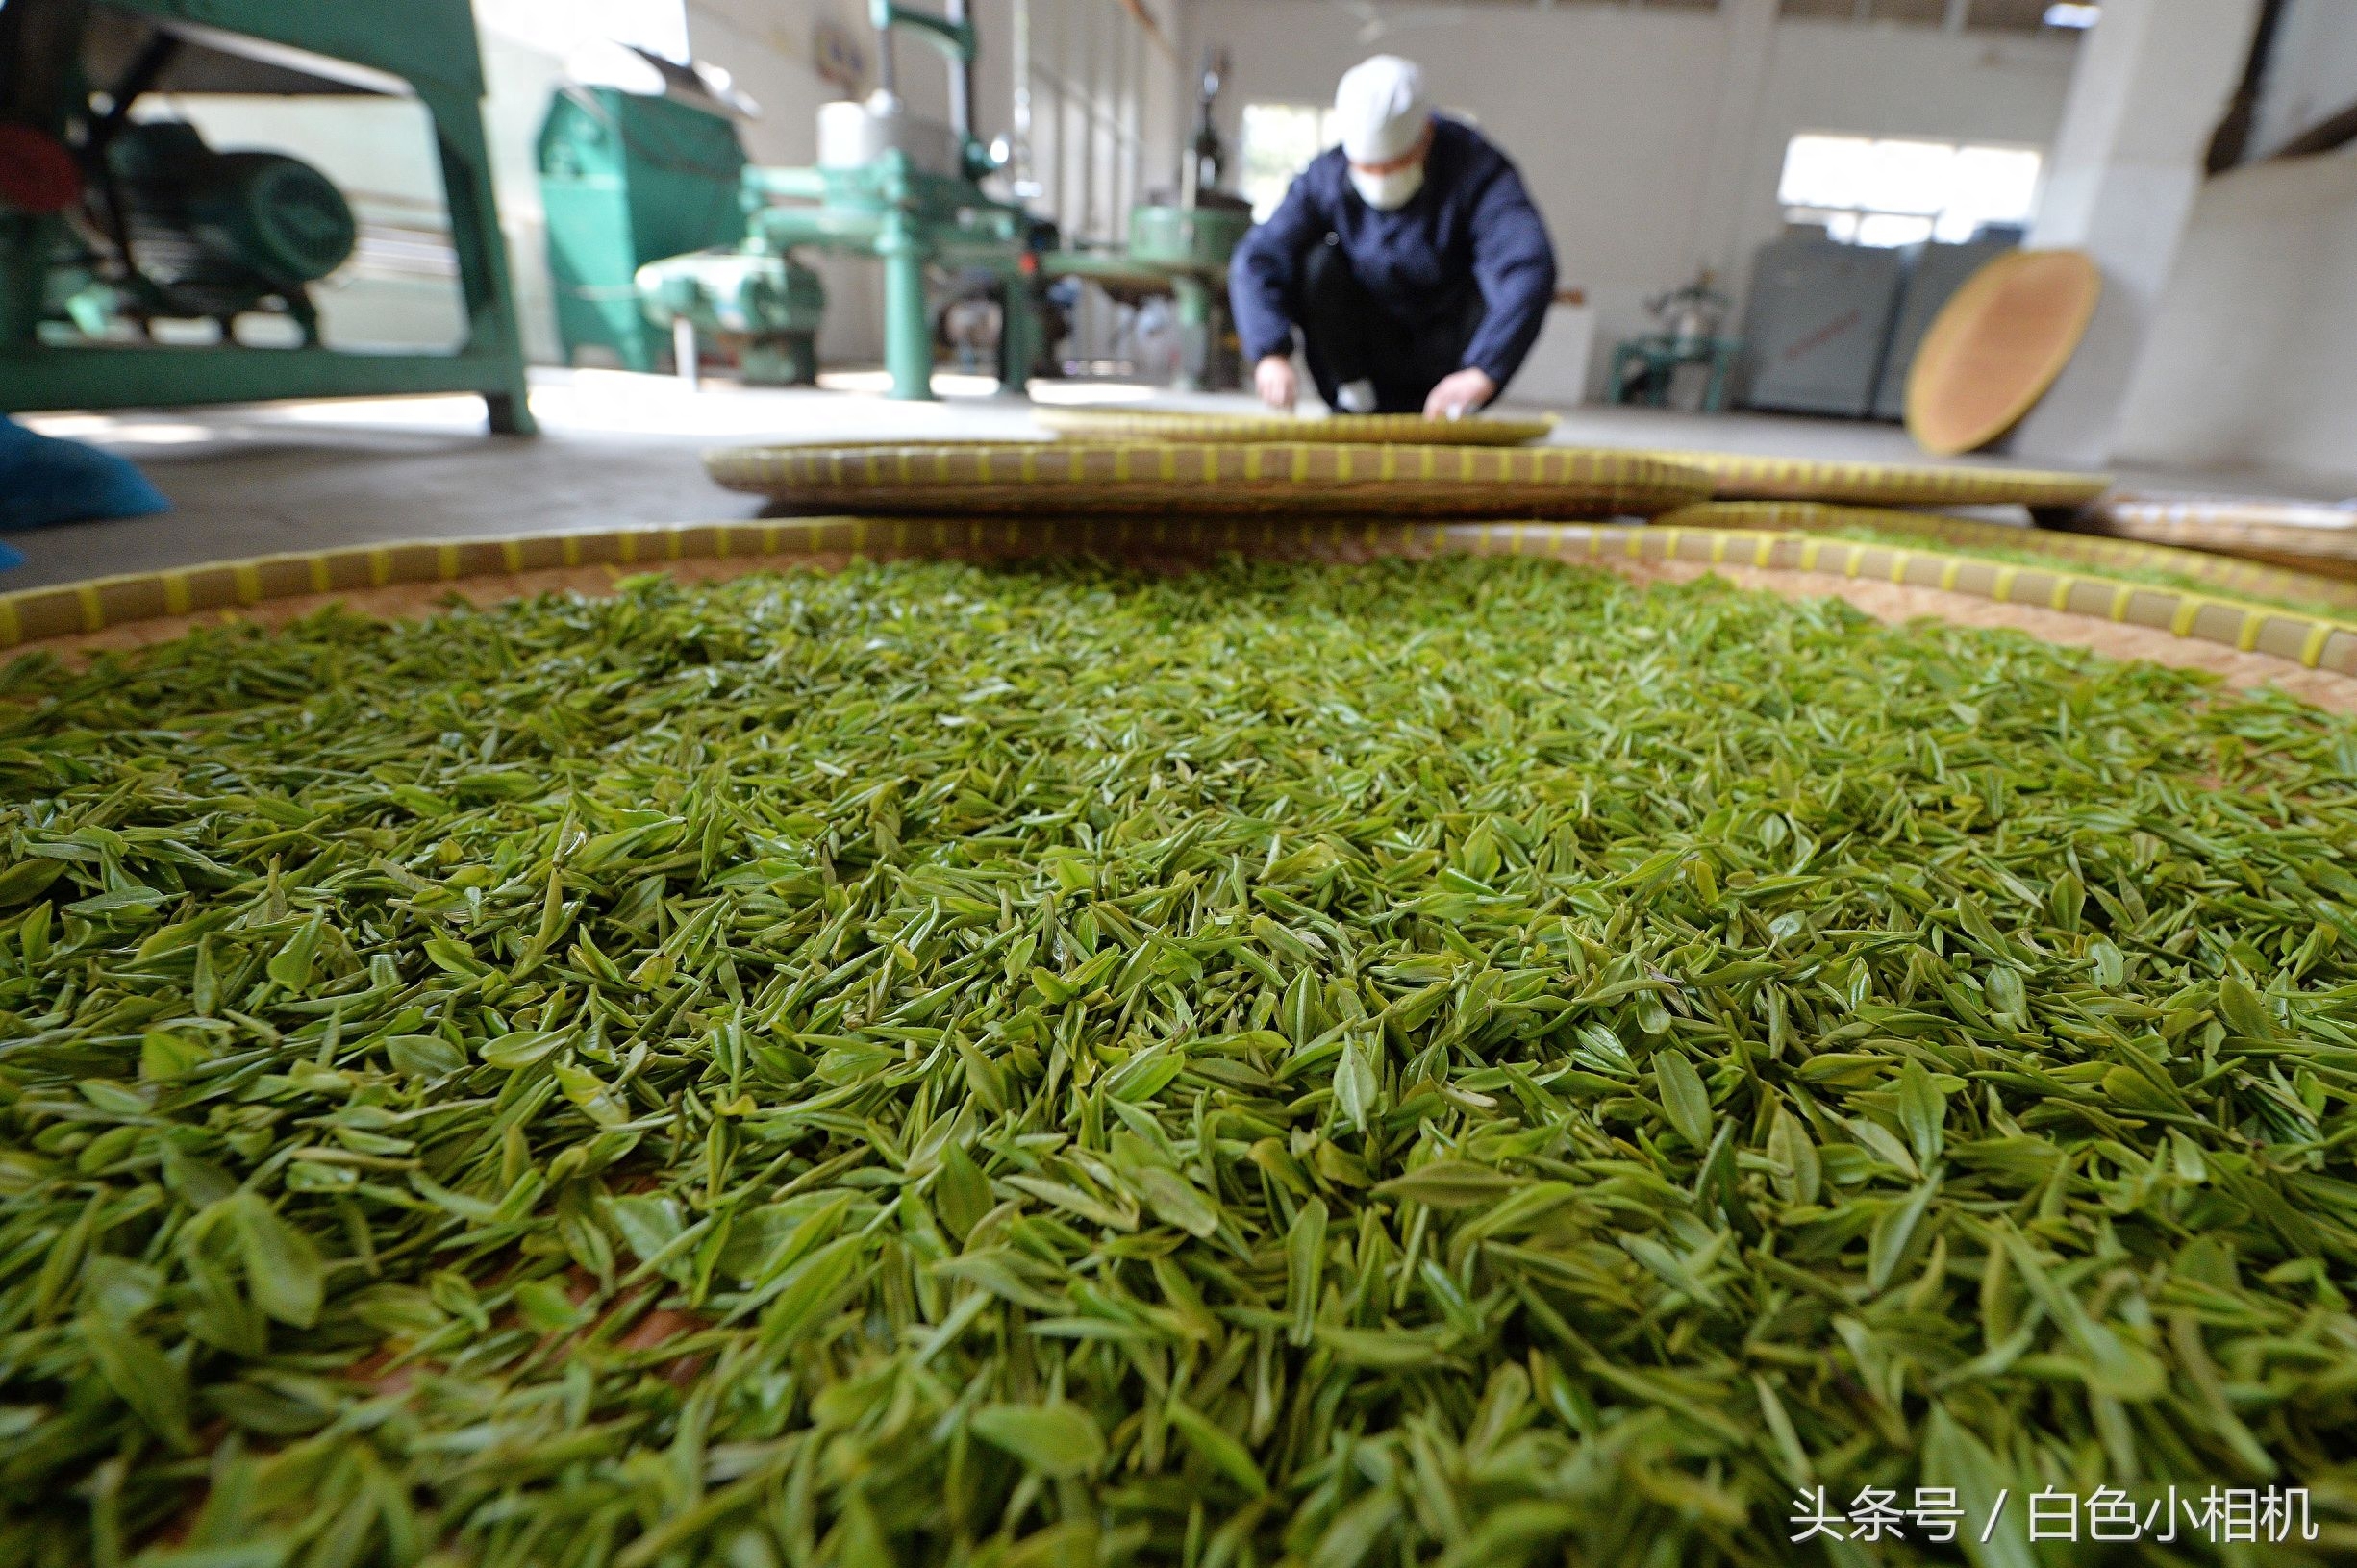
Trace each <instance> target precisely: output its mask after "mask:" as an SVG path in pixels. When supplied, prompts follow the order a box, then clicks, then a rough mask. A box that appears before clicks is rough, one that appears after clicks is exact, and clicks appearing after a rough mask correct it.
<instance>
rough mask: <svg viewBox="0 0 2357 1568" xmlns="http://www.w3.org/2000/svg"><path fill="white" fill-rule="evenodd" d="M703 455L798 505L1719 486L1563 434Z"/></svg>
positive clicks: (1206, 504) (1646, 497)
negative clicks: (1415, 441)
mask: <svg viewBox="0 0 2357 1568" xmlns="http://www.w3.org/2000/svg"><path fill="white" fill-rule="evenodd" d="M704 465H705V468H706V470H707V471H708V472H710V473H711V475H712V477H713V479H714V480H715V481H716V482H717V483H719V484H720V485H724V486H726V487H727V488H729V489H732V490H746V491H750V492H752V493H753V494H756V495H765V496H767V497H768V498H769V499H770V501H771V502H772V503H773V504H775V505H776V506H778V507H780V508H782V509H787V510H796V511H861V512H887V513H919V514H938V513H942V512H952V513H959V514H967V513H971V514H974V515H980V516H1028V515H1039V514H1047V513H1054V514H1057V515H1069V514H1073V513H1082V512H1085V513H1091V514H1103V515H1108V516H1112V515H1134V514H1140V513H1147V514H1154V515H1163V516H1209V517H1221V516H1257V515H1262V514H1266V513H1272V512H1282V513H1285V514H1287V515H1289V516H1333V515H1336V514H1338V513H1347V514H1365V513H1368V512H1382V513H1387V514H1392V515H1404V516H1415V517H1516V516H1521V517H1557V518H1561V517H1610V516H1623V515H1625V516H1637V517H1649V516H1652V515H1653V514H1654V513H1656V512H1662V511H1667V510H1670V509H1671V508H1673V507H1680V506H1685V505H1687V504H1689V503H1690V502H1694V501H1700V500H1703V499H1705V498H1707V497H1708V496H1709V494H1710V482H1709V480H1708V478H1707V477H1706V476H1704V475H1703V474H1702V473H1700V472H1699V471H1697V470H1695V469H1692V468H1686V467H1682V466H1680V465H1679V464H1677V463H1673V462H1670V461H1667V460H1663V459H1660V458H1655V457H1649V456H1647V455H1645V454H1643V453H1636V452H1617V451H1601V450H1590V449H1587V448H1579V447H1557V446H1550V447H1536V448H1533V449H1531V450H1528V451H1518V450H1512V449H1505V448H1495V447H1492V448H1482V447H1470V446H1458V447H1437V446H1341V445H1325V444H1321V443H1316V442H1308V441H1294V442H1286V443H1276V444H1269V445H1240V444H1234V443H1227V442H1220V443H1214V444H1205V445H1199V446H1189V445H1180V444H1176V443H1170V442H1152V443H1146V442H1139V443H1130V444H1115V443H1099V442H1089V443H1082V442H1041V443H1020V442H1015V443H1006V444H987V443H963V444H954V445H944V444H936V445H923V446H916V445H912V446H896V447H895V446H867V445H853V446H842V447H837V446H766V447H742V448H737V449H734V450H730V451H723V452H713V453H709V454H707V455H706V457H705V459H704Z"/></svg>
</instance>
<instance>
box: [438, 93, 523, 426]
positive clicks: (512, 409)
mask: <svg viewBox="0 0 2357 1568" xmlns="http://www.w3.org/2000/svg"><path fill="white" fill-rule="evenodd" d="M419 96H420V98H421V99H422V100H423V102H424V104H425V107H426V111H427V112H429V113H430V114H432V115H433V116H434V135H435V140H436V145H437V147H438V148H439V151H440V154H441V165H442V191H443V195H444V198H445V199H446V200H447V201H448V203H449V206H450V244H451V248H452V249H453V250H455V251H456V252H457V253H458V262H459V287H460V289H461V291H462V293H463V295H464V299H465V302H466V352H467V355H468V357H469V358H480V359H484V360H489V361H492V367H491V368H492V373H491V381H492V385H490V386H486V387H485V388H484V389H483V402H484V406H485V408H486V409H488V410H489V414H490V425H491V433H492V434H493V435H495V436H531V435H534V434H536V433H537V430H538V427H537V426H536V425H534V423H533V420H532V403H531V398H530V394H529V392H528V391H527V389H526V387H525V385H524V345H523V342H522V337H521V334H520V333H519V332H518V330H517V327H516V323H515V312H514V309H513V307H512V305H511V303H510V302H512V301H513V300H514V298H515V288H514V281H513V280H512V279H511V278H510V277H509V275H508V247H507V242H506V240H505V239H504V238H502V236H501V235H500V233H499V213H498V209H497V208H496V207H495V206H493V204H492V193H491V187H490V181H489V173H490V167H491V161H490V152H489V149H488V148H487V147H486V146H485V145H484V140H483V113H482V107H481V105H479V104H478V103H476V102H475V101H473V100H472V99H466V98H451V97H445V96H443V95H441V94H439V93H420V94H419Z"/></svg>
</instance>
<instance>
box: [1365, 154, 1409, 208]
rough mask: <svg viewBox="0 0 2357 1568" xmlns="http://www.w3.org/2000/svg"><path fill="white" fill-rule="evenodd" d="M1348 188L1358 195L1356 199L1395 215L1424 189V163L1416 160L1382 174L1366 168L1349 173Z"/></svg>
mask: <svg viewBox="0 0 2357 1568" xmlns="http://www.w3.org/2000/svg"><path fill="white" fill-rule="evenodd" d="M1350 187H1351V188H1352V189H1353V190H1356V191H1357V192H1358V193H1359V200H1361V201H1363V202H1365V203H1366V204H1367V206H1369V207H1371V208H1373V209H1374V210H1375V211H1376V212H1398V211H1399V210H1400V209H1401V208H1403V207H1405V206H1407V205H1408V204H1409V203H1410V202H1412V201H1414V200H1416V193H1417V191H1419V190H1421V189H1423V188H1424V161H1423V160H1422V159H1420V158H1419V159H1417V161H1416V162H1413V163H1410V164H1409V165H1408V166H1407V167H1405V168H1397V169H1392V170H1389V171H1388V172H1386V173H1383V174H1374V173H1370V172H1369V171H1367V170H1366V169H1360V168H1354V169H1352V170H1351V171H1350Z"/></svg>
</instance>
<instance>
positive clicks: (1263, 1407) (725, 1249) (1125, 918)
mask: <svg viewBox="0 0 2357 1568" xmlns="http://www.w3.org/2000/svg"><path fill="white" fill-rule="evenodd" d="M5 694H6V696H7V697H8V700H9V705H10V706H9V709H8V711H9V714H10V716H9V717H8V719H7V721H6V728H5V733H4V734H0V787H4V788H5V792H6V793H5V801H6V842H5V869H4V870H0V901H4V905H0V907H4V908H5V910H6V912H5V914H4V915H0V1008H5V1009H6V1010H5V1011H0V1562H6V1563H9V1564H21V1565H46V1564H77V1565H79V1564H92V1563H98V1564H113V1563H123V1562H138V1563H143V1564H178V1565H181V1568H200V1565H201V1568H268V1565H276V1564H288V1565H296V1564H301V1565H315V1568H350V1565H359V1564H380V1563H381V1564H410V1563H425V1562H431V1563H435V1564H440V1565H449V1568H459V1565H475V1564H480V1565H487V1568H488V1565H494V1564H496V1565H501V1568H526V1565H530V1568H577V1565H578V1568H587V1565H592V1564H599V1565H611V1568H658V1565H673V1564H678V1565H688V1564H703V1563H712V1564H725V1565H728V1568H772V1565H784V1564H790V1565H795V1568H802V1565H810V1564H816V1565H822V1568H884V1565H887V1564H900V1565H907V1568H915V1565H933V1564H953V1565H960V1568H964V1565H975V1568H1065V1565H1069V1568H1087V1565H1092V1564H1106V1565H1114V1564H1127V1563H1139V1564H1170V1565H1180V1568H1270V1565H1275V1564H1291V1565H1300V1568H1355V1565H1360V1564H1367V1565H1370V1568H1371V1565H1375V1564H1382V1565H1386V1568H1391V1565H1397V1564H1408V1563H1425V1564H1434V1563H1437V1564H1443V1565H1446V1568H1477V1565H1480V1568H1487V1565H1492V1564H1513V1563H1517V1562H1538V1561H1546V1562H1564V1561H1572V1562H1580V1563H1595V1564H1608V1563H1609V1564H1644V1565H1649V1568H1670V1565H1674V1564H1697V1563H1709V1562H1717V1561H1727V1562H1746V1563H1751V1562H1780V1561H1811V1562H1815V1561H1825V1560H1828V1559H1830V1560H1835V1561H1843V1562H1852V1561H1854V1562H1866V1561H1868V1560H1872V1559H1873V1558H1875V1557H1876V1556H1881V1557H1884V1558H1891V1557H1897V1558H1902V1559H1904V1558H1910V1557H1911V1556H1914V1555H1915V1554H1918V1553H1927V1554H1928V1555H1929V1556H1932V1557H1935V1558H1938V1559H1940V1560H1950V1561H1953V1560H1958V1559H1959V1555H1960V1554H1961V1556H1964V1557H1968V1558H1970V1559H1971V1560H1973V1561H1975V1562H1978V1563H1984V1564H2000V1565H2004V1568H2016V1565H2026V1564H2029V1563H2030V1562H2032V1561H2033V1560H2034V1559H2033V1556H2032V1552H2033V1548H2032V1545H2031V1543H2030V1542H2029V1541H2028V1539H2027V1538H2026V1535H2025V1533H2024V1516H2023V1513H2022V1511H2021V1507H2020V1502H2019V1500H2021V1499H2023V1498H2025V1497H2026V1496H2027V1495H2028V1494H2029V1493H2030V1492H2031V1491H2033V1490H2036V1489H2040V1488H2060V1489H2063V1490H2067V1491H2071V1492H2076V1493H2080V1494H2086V1493H2089V1492H2091V1491H2092V1490H2093V1489H2094V1488H2096V1487H2099V1486H2116V1487H2119V1488H2120V1489H2122V1490H2123V1491H2124V1492H2125V1493H2126V1494H2127V1495H2129V1496H2131V1497H2133V1498H2137V1499H2146V1498H2158V1497H2161V1496H2163V1495H2165V1492H2166V1488H2168V1487H2169V1486H2171V1485H2174V1486H2176V1487H2178V1488H2179V1489H2180V1491H2181V1492H2184V1493H2188V1494H2190V1493H2193V1492H2197V1491H2199V1490H2200V1489H2201V1488H2203V1487H2207V1486H2216V1485H2227V1486H2239V1487H2246V1488H2257V1487H2262V1486H2267V1485H2281V1486H2304V1487H2308V1488H2311V1489H2312V1492H2313V1497H2314V1510H2315V1518H2316V1522H2317V1524H2318V1525H2319V1531H2320V1535H2319V1541H2318V1542H2317V1543H2316V1544H2314V1545H2312V1546H2307V1547H2297V1546H2285V1547H2269V1548H2266V1550H2267V1551H2268V1552H2269V1553H2270V1554H2273V1555H2271V1556H2269V1560H2270V1561H2283V1560H2298V1557H2299V1555H2300V1554H2301V1553H2305V1552H2325V1551H2341V1552H2345V1551H2347V1550H2349V1549H2350V1547H2351V1545H2352V1542H2357V1317H2352V1315H2351V1312H2350V1309H2349V1303H2348V1299H2347V1294H2346V1293H2347V1291H2348V1290H2349V1289H2350V1287H2351V1285H2352V1283H2357V1180H2353V1179H2352V1172H2351V1169H2350V1164H2351V1158H2352V1149H2353V1148H2357V1115H2353V1114H2352V1111H2351V1095H2352V1092H2353V1091H2357V876H2352V874H2351V871H2350V870H2349V869H2347V868H2348V867H2349V866H2350V864H2351V855H2352V852H2353V851H2357V734H2353V733H2352V730H2351V728H2350V726H2348V725H2347V724H2345V723H2344V722H2341V721H2337V720H2331V719H2328V718H2325V717H2323V716H2321V715H2319V713H2317V712H2316V711H2314V710H2312V709H2304V708H2302V707H2300V706H2298V705H2296V704H2295V703H2294V702H2293V701H2291V700H2290V699H2288V698H2284V697H2281V696H2272V695H2269V696H2259V697H2238V696H2231V695H2228V694H2225V693H2222V692H2220V691H2219V690H2218V689H2217V688H2215V687H2213V686H2211V685H2208V684H2204V683H2203V681H2202V680H2201V679H2200V678H2197V677H2193V676H2189V675H2185V674H2180V673H2175V672H2171V671H2168V670H2163V669H2160V668H2156V667H2152V666H2148V665H2122V664H2117V663H2109V662H2105V661H2103V660H2098V659H2096V658H2094V657H2093V656H2091V655H2087V654H2083V653H2077V652H2069V651H2063V650H2058V649H2054V648H2050V647H2047V646H2044V645H2042V644H2038V643H2035V642H2032V641H2030V640H2028V639H2025V638H2022V637H2019V636H2018V635H2011V634H1995V633H1975V632H1965V631H1960V630H1955V629H1949V628H1941V627H1936V626H1919V627H1913V628H1903V629H1889V628H1883V627H1879V626H1876V625H1874V624H1873V623H1871V622H1869V621H1867V620H1866V619H1864V618H1863V617H1861V616H1860V615H1858V614H1857V613H1856V612H1855V611H1853V610H1848V609H1846V608H1845V607H1843V606H1841V605H1839V604H1838V603H1834V602H1830V601H1822V602H1804V603H1795V602H1791V601H1787V600H1784V599H1780V598H1775V597H1771V596H1768V595H1765V594H1753V593H1744V592H1739V591H1737V590H1734V589H1732V588H1729V587H1727V586H1725V585H1723V584H1718V583H1716V582H1705V583H1701V584H1696V585H1687V586H1683V587H1665V588H1656V589H1651V590H1643V589H1639V588H1637V587H1633V586H1631V585H1627V584H1625V583H1623V582H1621V581H1619V580H1618V579H1616V578H1613V577H1609V576H1605V575H1601V574H1596V573H1592V572H1587V571H1583V570H1580V569H1577V568H1572V567H1567V566H1559V565H1553V564H1548V563H1543V562H1539V561H1531V560H1496V559H1492V560H1466V559H1457V560H1437V561H1430V562H1422V563H1407V562H1396V561H1394V562H1388V563H1381V564H1373V565H1357V566H1344V565H1273V564H1260V565H1248V564H1243V563H1235V562H1231V563H1227V564H1223V565H1220V566H1217V567H1215V568H1212V569H1209V570H1206V571H1202V572H1198V573H1193V574H1189V575H1183V576H1175V577H1166V578H1155V577H1150V576H1145V575H1132V574H1127V573H1124V572H1122V571H1120V570H1116V569H1113V568H1103V567H1090V566H1079V565H1075V566H1068V567H1054V568H1047V569H1041V570H1039V571H1036V572H1016V571H989V570H983V569H977V568H972V567H967V566H959V565H949V564H926V565H897V566H885V567H874V566H862V567H855V568H853V569H850V570H847V571H844V572H842V573H840V574H839V575H833V576H821V575H817V574H810V573H804V574H794V575H788V576H762V577H754V578H747V579H741V580H739V581H736V582H733V583H730V584H727V585H717V586H703V587H685V586H680V585H674V584H672V583H670V582H668V581H665V580H660V579H647V580H639V581H635V582H633V583H630V584H627V585H624V586H623V590H622V591H621V592H619V593H618V594H617V595H615V596H614V597H611V598H605V599H596V600H584V599H579V598H571V597H561V598H560V597H552V598H545V599H540V600H538V601H534V602H530V603H524V604H519V605H515V606H511V607H508V608H505V609H501V610H491V611H480V612H478V611H471V610H454V611H453V612H451V613H448V614H444V615H441V616H439V617H437V618H435V619H433V620H431V621H428V622H422V623H414V624H405V625H384V624H377V623H373V622H369V621H365V620H363V619H360V618H356V617H352V616H347V615H339V614H334V613H330V614H325V615H321V616H318V617H315V618H313V619H310V620H307V621H304V622H302V623H300V624H297V625H295V626H293V627H291V628H289V629H288V630H287V631H285V632H283V633H280V634H277V635H261V634H257V633H252V632H245V631H232V630H220V631H212V632H207V633H204V634H201V635H194V636H191V637H189V638H188V639H186V640H183V641H180V642H175V643H170V644H166V645H163V646H160V647H158V648H156V649H153V650H151V651H148V652H146V653H143V654H140V655H138V656H126V657H121V658H110V659H108V660H102V661H100V662H99V663H97V664H94V665H92V666H90V667H89V668H88V669H87V670H83V671H80V672H75V671H70V670H67V669H64V668H62V667H59V666H57V665H54V664H45V663H20V664H18V665H17V666H16V667H15V668H14V670H13V672H12V673H11V675H10V676H9V677H8V679H7V682H6V693H5ZM1918 1487H1933V1488H1944V1489H1949V1490H1952V1491H1953V1492H1954V1494H1955V1498H1956V1504H1957V1506H1958V1508H1959V1509H1961V1510H1962V1511H1963V1512H1964V1514H1965V1515H1966V1517H1967V1519H1968V1522H1969V1523H1970V1524H1971V1525H1972V1526H1975V1527H1977V1526H1978V1525H1979V1523H1980V1521H1981V1520H1983V1519H1984V1518H1985V1517H1987V1516H1988V1515H1989V1514H1990V1513H1991V1512H1992V1511H1993V1504H1995V1503H1996V1502H1997V1501H1998V1500H1999V1499H2000V1498H2001V1497H2003V1496H2010V1497H2012V1498H2014V1499H2015V1500H2016V1502H2015V1505H2014V1506H2013V1507H2012V1508H2011V1509H2010V1510H2004V1509H1999V1510H1996V1511H1997V1512H1998V1513H1999V1522H1998V1524H1997V1526H1996V1527H1995V1528H1994V1529H1993V1530H1992V1531H1989V1532H1988V1533H1987V1535H1986V1538H1985V1539H1975V1538H1974V1537H1975V1535H1976V1534H1978V1533H1979V1531H1977V1529H1973V1528H1968V1529H1967V1530H1966V1531H1963V1533H1962V1535H1961V1537H1960V1539H1959V1543H1958V1544H1957V1545H1955V1546H1948V1547H1938V1548H1928V1547H1924V1546H1922V1545H1921V1544H1919V1542H1918V1539H1917V1538H1916V1537H1914V1536H1913V1535H1909V1536H1907V1537H1906V1538H1905V1539H1904V1540H1902V1541H1899V1542H1895V1543H1893V1542H1892V1541H1888V1540H1886V1541H1885V1542H1883V1543H1882V1544H1879V1545H1875V1546H1873V1547H1871V1548H1868V1547H1866V1546H1862V1545H1861V1544H1859V1543H1858V1542H1857V1541H1855V1540H1852V1541H1849V1542H1846V1543H1844V1544H1842V1545H1840V1546H1835V1545H1832V1544H1831V1543H1830V1542H1829V1541H1828V1539H1827V1538H1825V1537H1823V1536H1819V1537H1818V1538H1817V1539H1815V1540H1812V1541H1808V1542H1806V1543H1802V1544H1793V1543H1792V1542H1791V1540H1790V1537H1791V1535H1792V1534H1793V1531H1792V1530H1791V1528H1790V1526H1789V1523H1788V1521H1789V1520H1790V1519H1791V1518H1792V1517H1793V1514H1794V1511H1795V1510H1794V1499H1795V1497H1796V1496H1802V1495H1809V1494H1814V1493H1816V1492H1818V1490H1819V1489H1821V1490H1822V1492H1823V1493H1824V1494H1825V1496H1826V1497H1827V1498H1828V1499H1829V1500H1830V1504H1831V1506H1833V1507H1834V1508H1835V1509H1837V1510H1838V1509H1841V1508H1843V1507H1846V1506H1848V1505H1849V1504H1850V1502H1851V1500H1852V1499H1853V1498H1856V1497H1858V1496H1860V1495H1861V1494H1862V1493H1866V1492H1868V1491H1869V1490H1870V1489H1875V1488H1884V1489H1889V1490H1891V1491H1892V1492H1893V1493H1894V1494H1895V1495H1896V1496H1897V1497H1898V1499H1899V1506H1901V1507H1904V1506H1906V1504H1907V1499H1908V1498H1909V1497H1910V1496H1911V1495H1912V1491H1913V1489H1915V1488H1918ZM2191 1535H2192V1532H2191V1531H2187V1537H2188V1538H2190V1537H2191ZM2176 1550H2179V1551H2181V1552H2183V1551H2192V1550H2195V1549H2194V1548H2189V1547H2180V1548H2178V1549H2176ZM2253 1560H2256V1559H2253Z"/></svg>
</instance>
